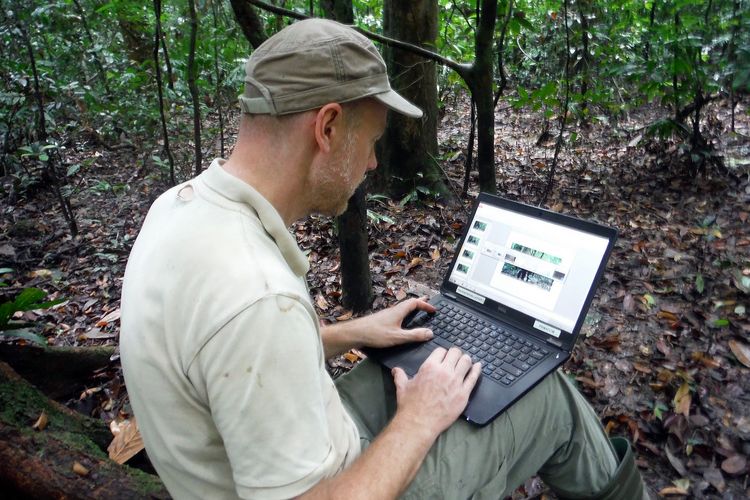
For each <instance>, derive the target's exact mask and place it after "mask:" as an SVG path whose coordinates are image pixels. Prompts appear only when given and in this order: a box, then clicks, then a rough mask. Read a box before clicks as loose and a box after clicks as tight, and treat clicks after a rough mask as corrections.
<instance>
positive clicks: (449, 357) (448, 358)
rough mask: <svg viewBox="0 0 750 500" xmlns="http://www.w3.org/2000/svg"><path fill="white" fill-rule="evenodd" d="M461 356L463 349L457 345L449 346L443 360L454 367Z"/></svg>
mask: <svg viewBox="0 0 750 500" xmlns="http://www.w3.org/2000/svg"><path fill="white" fill-rule="evenodd" d="M461 356H463V351H461V349H459V348H458V347H451V348H450V349H448V354H446V355H445V362H446V363H448V364H449V365H450V366H453V367H455V366H456V365H457V364H458V360H459V359H461Z"/></svg>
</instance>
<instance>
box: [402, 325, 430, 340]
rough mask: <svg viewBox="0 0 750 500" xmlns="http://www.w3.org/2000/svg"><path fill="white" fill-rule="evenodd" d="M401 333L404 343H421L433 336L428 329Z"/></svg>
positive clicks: (414, 329) (416, 329)
mask: <svg viewBox="0 0 750 500" xmlns="http://www.w3.org/2000/svg"><path fill="white" fill-rule="evenodd" d="M401 331H402V333H403V336H404V342H423V341H425V340H430V339H431V338H432V337H434V336H435V334H433V333H432V330H430V329H429V328H412V329H411V330H401Z"/></svg>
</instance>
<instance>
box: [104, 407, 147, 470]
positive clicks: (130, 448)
mask: <svg viewBox="0 0 750 500" xmlns="http://www.w3.org/2000/svg"><path fill="white" fill-rule="evenodd" d="M117 427H118V429H119V432H117V434H115V438H114V439H113V440H112V442H111V443H110V444H109V447H107V451H108V452H109V458H111V459H112V460H114V461H115V462H117V463H118V464H120V465H122V464H124V463H125V462H127V461H128V460H130V459H131V458H132V457H133V456H135V454H136V453H138V452H139V451H141V450H142V449H143V438H142V437H141V433H140V432H138V424H137V423H136V421H135V417H132V418H131V419H130V420H129V421H128V420H124V421H122V422H120V423H119V425H118V426H117ZM111 428H112V426H110V429H111Z"/></svg>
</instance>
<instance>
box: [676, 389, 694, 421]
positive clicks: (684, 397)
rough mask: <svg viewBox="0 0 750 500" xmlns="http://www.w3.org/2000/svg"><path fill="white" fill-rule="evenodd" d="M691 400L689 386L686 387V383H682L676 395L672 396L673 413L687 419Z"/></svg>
mask: <svg viewBox="0 0 750 500" xmlns="http://www.w3.org/2000/svg"><path fill="white" fill-rule="evenodd" d="M691 400H692V397H691V396H690V385H688V383H687V382H683V384H682V385H681V386H680V388H679V389H677V393H676V394H675V395H674V411H675V412H676V413H681V414H683V415H685V416H686V417H689V416H690V402H691Z"/></svg>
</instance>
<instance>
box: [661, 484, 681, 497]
mask: <svg viewBox="0 0 750 500" xmlns="http://www.w3.org/2000/svg"><path fill="white" fill-rule="evenodd" d="M687 494H688V492H687V491H686V490H683V489H682V488H678V487H677V486H667V487H666V488H662V489H660V490H659V496H662V497H668V496H686V495H687Z"/></svg>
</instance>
